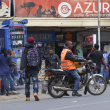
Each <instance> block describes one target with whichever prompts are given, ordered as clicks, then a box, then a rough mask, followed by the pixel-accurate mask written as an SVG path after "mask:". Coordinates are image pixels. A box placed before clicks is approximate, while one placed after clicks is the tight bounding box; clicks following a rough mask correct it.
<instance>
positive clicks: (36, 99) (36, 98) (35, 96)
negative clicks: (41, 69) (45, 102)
mask: <svg viewBox="0 0 110 110" xmlns="http://www.w3.org/2000/svg"><path fill="white" fill-rule="evenodd" d="M34 98H35V101H39V97H38V94H37V93H34Z"/></svg>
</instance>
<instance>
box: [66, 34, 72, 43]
mask: <svg viewBox="0 0 110 110" xmlns="http://www.w3.org/2000/svg"><path fill="white" fill-rule="evenodd" d="M65 41H71V42H72V32H65Z"/></svg>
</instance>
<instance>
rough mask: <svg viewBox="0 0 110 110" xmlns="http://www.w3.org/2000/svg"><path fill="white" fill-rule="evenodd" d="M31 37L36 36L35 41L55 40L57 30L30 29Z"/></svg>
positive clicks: (28, 34) (29, 35) (28, 35)
mask: <svg viewBox="0 0 110 110" xmlns="http://www.w3.org/2000/svg"><path fill="white" fill-rule="evenodd" d="M29 37H34V39H35V42H55V31H28V33H27V38H29Z"/></svg>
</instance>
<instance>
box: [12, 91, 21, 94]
mask: <svg viewBox="0 0 110 110" xmlns="http://www.w3.org/2000/svg"><path fill="white" fill-rule="evenodd" d="M18 94H20V93H19V92H17V91H11V95H18Z"/></svg>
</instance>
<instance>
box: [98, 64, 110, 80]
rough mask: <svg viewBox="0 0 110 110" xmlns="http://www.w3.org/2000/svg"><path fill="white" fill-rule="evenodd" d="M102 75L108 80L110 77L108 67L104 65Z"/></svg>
mask: <svg viewBox="0 0 110 110" xmlns="http://www.w3.org/2000/svg"><path fill="white" fill-rule="evenodd" d="M100 75H102V76H103V77H104V78H105V80H106V81H107V80H108V79H109V71H106V68H105V66H104V65H101V73H100Z"/></svg>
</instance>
